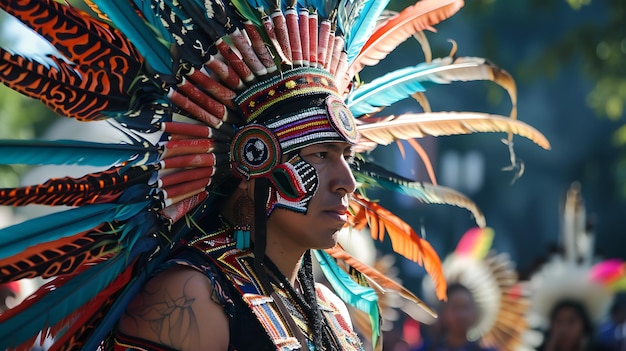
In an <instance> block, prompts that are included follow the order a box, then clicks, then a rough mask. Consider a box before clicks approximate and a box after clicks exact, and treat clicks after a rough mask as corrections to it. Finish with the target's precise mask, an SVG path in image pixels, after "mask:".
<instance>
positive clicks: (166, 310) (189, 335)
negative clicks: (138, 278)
mask: <svg viewBox="0 0 626 351" xmlns="http://www.w3.org/2000/svg"><path fill="white" fill-rule="evenodd" d="M194 279H198V278H197V277H196V276H190V277H189V278H188V279H187V280H186V281H185V283H184V284H183V286H182V289H177V290H176V292H175V293H172V291H171V290H172V289H168V287H167V286H164V285H160V286H157V287H156V289H154V291H149V290H148V289H144V291H143V292H142V295H144V301H151V302H150V303H144V304H143V306H141V307H140V308H139V310H138V313H136V314H135V317H136V318H139V319H143V320H144V321H146V322H148V323H149V325H150V329H151V330H152V332H153V333H154V336H155V337H156V338H157V340H159V343H162V344H163V345H169V346H172V347H174V348H182V349H186V348H187V347H189V346H191V345H198V343H199V341H200V338H199V336H200V328H199V325H198V321H197V318H196V315H195V313H194V311H193V309H192V305H193V303H194V302H195V300H196V299H195V297H193V296H191V291H190V290H191V288H190V286H192V285H193V284H192V282H193V280H194ZM154 295H157V296H162V297H163V298H162V301H158V300H157V301H155V299H154V298H150V296H154Z"/></svg>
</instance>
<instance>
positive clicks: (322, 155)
mask: <svg viewBox="0 0 626 351" xmlns="http://www.w3.org/2000/svg"><path fill="white" fill-rule="evenodd" d="M313 155H315V157H317V158H322V159H324V158H326V156H327V153H326V152H316V153H314V154H313Z"/></svg>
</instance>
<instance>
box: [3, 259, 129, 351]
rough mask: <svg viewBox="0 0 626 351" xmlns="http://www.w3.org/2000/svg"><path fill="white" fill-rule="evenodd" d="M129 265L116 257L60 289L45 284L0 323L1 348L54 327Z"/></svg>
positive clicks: (126, 261)
mask: <svg viewBox="0 0 626 351" xmlns="http://www.w3.org/2000/svg"><path fill="white" fill-rule="evenodd" d="M128 264H129V262H128V260H127V258H126V257H125V255H118V256H116V257H113V258H111V259H109V260H107V261H105V262H101V263H99V264H96V265H93V266H92V267H90V268H88V269H86V270H85V271H83V272H81V273H80V274H78V275H76V276H74V277H72V278H71V279H69V280H68V281H66V282H65V283H64V284H62V285H61V286H56V285H55V284H54V283H55V281H52V282H50V283H48V284H46V285H44V287H42V289H40V290H39V291H38V292H37V293H36V294H38V298H35V299H32V300H26V301H25V302H24V303H25V304H26V306H25V307H27V308H24V309H23V310H22V311H20V312H19V313H17V314H14V315H13V316H12V318H10V322H8V323H7V322H5V323H3V324H2V328H1V331H0V349H2V350H5V349H7V348H9V347H14V346H17V345H20V344H22V343H24V342H26V341H28V340H29V339H32V338H33V337H35V336H37V334H38V332H39V331H40V330H46V329H47V328H49V327H52V326H55V324H56V323H58V322H60V321H62V320H63V319H64V318H65V317H67V316H68V315H70V314H71V313H72V312H74V311H75V310H76V309H78V308H79V307H81V306H83V305H85V304H86V303H88V302H89V301H90V300H91V299H92V298H94V297H95V296H96V295H97V294H98V293H99V292H100V291H102V290H103V289H105V288H106V287H107V285H109V284H110V283H111V282H112V281H114V280H115V278H116V277H117V276H118V275H119V274H120V273H121V272H122V271H123V270H124V269H125V268H126V267H127V265H128ZM16 308H20V307H19V306H18V307H16Z"/></svg>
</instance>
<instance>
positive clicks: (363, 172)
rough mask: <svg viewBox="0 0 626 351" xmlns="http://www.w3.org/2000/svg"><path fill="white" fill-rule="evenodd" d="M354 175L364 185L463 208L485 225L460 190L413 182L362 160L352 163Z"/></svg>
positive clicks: (419, 199) (428, 202)
mask: <svg viewBox="0 0 626 351" xmlns="http://www.w3.org/2000/svg"><path fill="white" fill-rule="evenodd" d="M352 167H353V173H354V177H355V178H356V179H357V181H358V182H359V183H362V184H363V185H364V187H378V188H383V189H385V190H390V191H393V192H396V193H399V194H403V195H406V196H410V197H412V198H414V199H417V200H418V201H420V202H422V203H427V204H445V205H453V206H457V207H460V208H464V209H466V210H468V211H470V212H471V213H472V215H473V216H474V220H475V221H476V224H477V225H478V226H480V227H484V226H485V225H486V219H485V215H484V214H483V213H482V211H481V210H480V209H479V208H478V206H477V205H476V204H475V203H474V202H473V201H472V200H470V199H469V198H467V197H466V196H465V195H463V194H461V193H460V192H458V191H456V190H454V189H451V188H447V187H443V186H439V185H433V184H429V183H420V182H415V181H413V180H411V179H408V178H405V177H402V176H401V175H398V174H396V173H394V172H391V171H388V170H386V169H384V168H382V167H380V166H377V165H375V164H372V163H368V162H364V161H356V162H355V163H354V164H353V166H352Z"/></svg>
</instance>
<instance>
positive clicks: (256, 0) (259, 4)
mask: <svg viewBox="0 0 626 351" xmlns="http://www.w3.org/2000/svg"><path fill="white" fill-rule="evenodd" d="M248 4H250V6H252V7H253V8H255V9H263V11H265V13H266V14H268V15H269V14H270V13H271V12H272V10H273V9H274V8H275V7H276V1H271V0H269V1H266V0H248Z"/></svg>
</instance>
